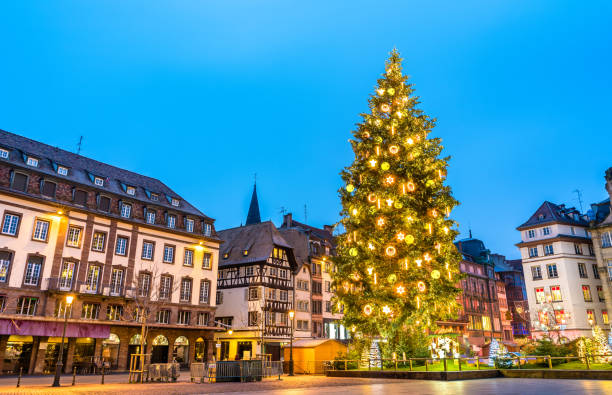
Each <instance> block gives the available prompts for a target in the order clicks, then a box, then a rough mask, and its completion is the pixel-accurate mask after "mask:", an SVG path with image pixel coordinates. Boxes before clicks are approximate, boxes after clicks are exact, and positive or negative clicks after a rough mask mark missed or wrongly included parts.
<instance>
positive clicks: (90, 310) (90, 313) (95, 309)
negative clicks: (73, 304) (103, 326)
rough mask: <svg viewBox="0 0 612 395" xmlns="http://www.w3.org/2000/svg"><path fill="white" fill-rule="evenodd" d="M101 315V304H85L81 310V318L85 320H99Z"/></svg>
mask: <svg viewBox="0 0 612 395" xmlns="http://www.w3.org/2000/svg"><path fill="white" fill-rule="evenodd" d="M99 314H100V304H99V303H83V309H82V310H81V318H83V319H85V320H97V319H98V315H99Z"/></svg>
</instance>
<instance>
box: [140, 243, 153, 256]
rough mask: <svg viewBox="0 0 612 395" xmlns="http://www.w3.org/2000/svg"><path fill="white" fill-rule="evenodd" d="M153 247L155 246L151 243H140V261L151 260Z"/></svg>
mask: <svg viewBox="0 0 612 395" xmlns="http://www.w3.org/2000/svg"><path fill="white" fill-rule="evenodd" d="M154 247H155V244H153V243H152V242H150V241H144V242H143V243H142V259H147V260H152V259H153V250H154Z"/></svg>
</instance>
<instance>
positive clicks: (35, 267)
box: [23, 256, 43, 286]
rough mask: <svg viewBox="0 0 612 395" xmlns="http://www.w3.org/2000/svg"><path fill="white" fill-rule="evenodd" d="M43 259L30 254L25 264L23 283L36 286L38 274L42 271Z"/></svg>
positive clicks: (38, 278)
mask: <svg viewBox="0 0 612 395" xmlns="http://www.w3.org/2000/svg"><path fill="white" fill-rule="evenodd" d="M42 263H43V259H42V258H41V257H39V256H30V257H29V258H28V262H27V264H26V272H25V277H24V279H23V284H24V285H33V286H38V282H39V280H40V274H41V271H42Z"/></svg>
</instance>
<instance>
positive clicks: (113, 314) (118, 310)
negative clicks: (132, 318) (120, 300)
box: [106, 304, 123, 321]
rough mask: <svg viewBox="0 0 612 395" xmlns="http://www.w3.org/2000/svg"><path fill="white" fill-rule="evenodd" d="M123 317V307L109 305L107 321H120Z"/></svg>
mask: <svg viewBox="0 0 612 395" xmlns="http://www.w3.org/2000/svg"><path fill="white" fill-rule="evenodd" d="M122 315H123V306H121V305H115V304H109V305H108V307H107V308H106V319H108V320H109V321H119V320H121V316H122Z"/></svg>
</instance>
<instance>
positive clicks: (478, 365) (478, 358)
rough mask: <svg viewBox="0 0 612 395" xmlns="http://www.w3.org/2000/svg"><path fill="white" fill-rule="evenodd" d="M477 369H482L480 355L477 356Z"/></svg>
mask: <svg viewBox="0 0 612 395" xmlns="http://www.w3.org/2000/svg"><path fill="white" fill-rule="evenodd" d="M476 370H480V357H476Z"/></svg>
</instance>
